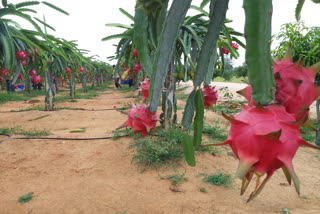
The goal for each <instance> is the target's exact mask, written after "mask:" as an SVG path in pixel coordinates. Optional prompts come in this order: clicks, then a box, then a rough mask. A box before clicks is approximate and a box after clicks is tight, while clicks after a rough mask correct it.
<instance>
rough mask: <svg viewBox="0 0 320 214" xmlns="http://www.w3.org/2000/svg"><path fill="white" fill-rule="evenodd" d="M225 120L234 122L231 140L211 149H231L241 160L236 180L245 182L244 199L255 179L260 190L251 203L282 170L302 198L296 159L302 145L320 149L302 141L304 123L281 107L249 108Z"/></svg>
mask: <svg viewBox="0 0 320 214" xmlns="http://www.w3.org/2000/svg"><path fill="white" fill-rule="evenodd" d="M223 116H224V117H225V118H226V119H227V120H229V121H230V122H231V129H230V134H229V138H228V139H227V140H226V141H225V142H224V143H222V144H211V145H215V146H216V145H229V146H230V147H231V149H232V151H233V153H234V154H235V155H236V157H237V158H238V159H239V167H238V169H237V172H236V177H238V178H240V179H242V187H241V195H242V194H243V193H244V192H245V190H246V188H247V187H248V185H249V183H250V181H251V179H252V177H253V175H254V174H255V175H256V176H257V183H256V188H255V190H254V191H253V192H252V193H251V195H250V197H249V199H248V201H247V202H249V201H250V200H252V199H254V198H255V197H256V196H257V195H258V194H259V193H260V192H261V191H262V189H263V187H264V186H265V184H266V183H267V181H268V180H269V179H270V177H271V176H272V174H273V173H274V172H275V171H276V170H277V169H279V168H282V169H283V171H284V174H285V176H286V178H287V180H288V182H289V184H291V180H293V182H294V184H295V188H296V191H297V193H298V194H300V185H299V180H298V177H297V176H296V174H295V172H294V170H293V165H292V159H293V157H294V155H295V153H296V151H297V150H298V148H299V146H301V145H304V146H308V147H311V148H316V149H320V147H316V146H313V145H310V144H308V143H307V142H306V141H304V140H302V139H301V137H300V125H301V123H299V122H296V120H295V118H294V116H293V115H291V114H289V113H287V112H286V110H285V108H284V107H283V106H281V105H269V106H267V107H262V106H257V107H248V106H246V107H245V108H244V109H243V110H242V111H241V112H240V113H239V114H238V115H237V116H236V117H230V116H226V115H225V114H223ZM206 146H210V145H206ZM264 174H266V175H267V176H266V178H265V179H264V180H263V182H262V183H261V184H260V178H261V177H262V176H263V175H264Z"/></svg>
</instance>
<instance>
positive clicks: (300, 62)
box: [296, 57, 304, 68]
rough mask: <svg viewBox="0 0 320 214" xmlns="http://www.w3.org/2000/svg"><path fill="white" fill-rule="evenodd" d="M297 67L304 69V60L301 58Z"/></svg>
mask: <svg viewBox="0 0 320 214" xmlns="http://www.w3.org/2000/svg"><path fill="white" fill-rule="evenodd" d="M296 65H297V66H299V67H301V68H302V67H303V66H304V58H302V57H300V58H299V60H298V61H297V62H296Z"/></svg>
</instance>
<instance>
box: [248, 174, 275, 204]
mask: <svg viewBox="0 0 320 214" xmlns="http://www.w3.org/2000/svg"><path fill="white" fill-rule="evenodd" d="M272 174H273V173H268V175H267V177H266V178H265V179H264V180H263V182H262V183H261V184H260V186H259V187H258V188H257V189H256V190H255V191H253V192H252V193H251V195H250V197H249V199H248V200H247V203H249V202H250V201H251V200H253V199H254V198H255V197H257V196H258V195H259V194H260V192H261V191H262V189H263V187H264V186H265V185H266V183H267V182H268V181H269V179H270V178H271V176H272Z"/></svg>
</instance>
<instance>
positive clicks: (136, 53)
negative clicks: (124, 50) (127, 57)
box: [132, 48, 138, 57]
mask: <svg viewBox="0 0 320 214" xmlns="http://www.w3.org/2000/svg"><path fill="white" fill-rule="evenodd" d="M132 55H133V56H136V57H137V56H138V50H137V49H136V48H135V49H133V53H132Z"/></svg>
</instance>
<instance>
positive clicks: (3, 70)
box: [0, 68, 9, 77]
mask: <svg viewBox="0 0 320 214" xmlns="http://www.w3.org/2000/svg"><path fill="white" fill-rule="evenodd" d="M8 75H9V71H8V70H7V69H6V68H1V69H0V76H3V77H6V76H8Z"/></svg>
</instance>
